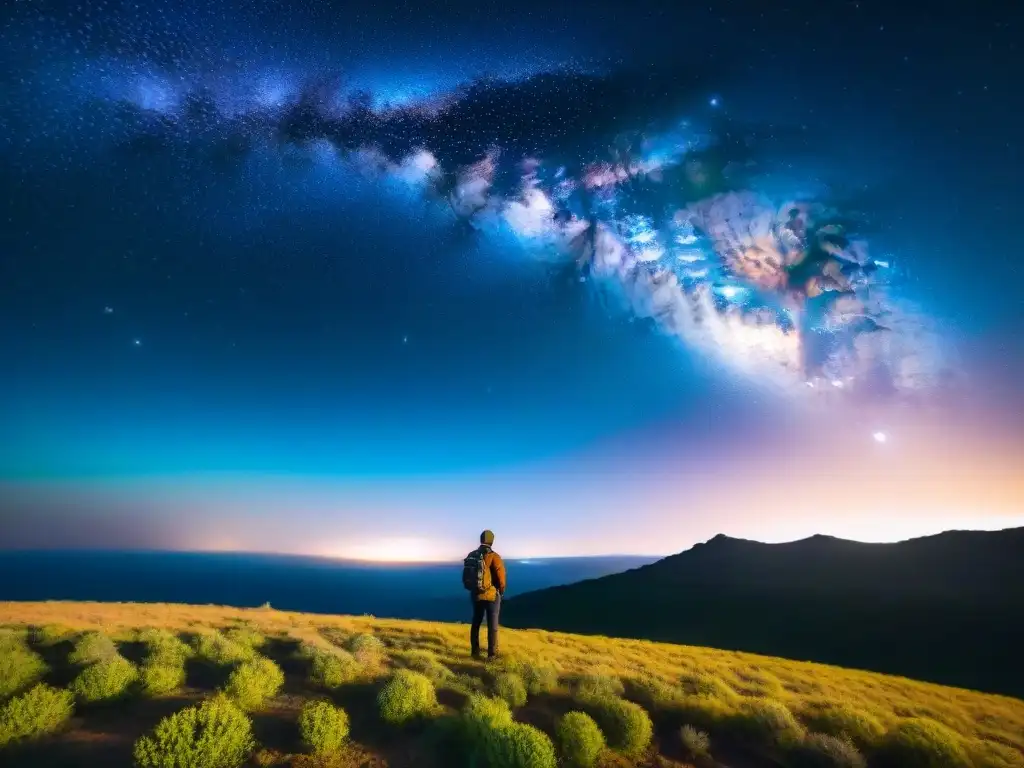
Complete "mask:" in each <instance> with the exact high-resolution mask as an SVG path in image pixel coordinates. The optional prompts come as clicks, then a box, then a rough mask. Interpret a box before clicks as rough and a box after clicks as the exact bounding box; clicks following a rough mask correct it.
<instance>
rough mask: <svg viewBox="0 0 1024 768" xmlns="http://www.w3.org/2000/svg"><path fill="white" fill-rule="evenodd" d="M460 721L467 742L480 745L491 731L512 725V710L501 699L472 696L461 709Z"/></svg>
mask: <svg viewBox="0 0 1024 768" xmlns="http://www.w3.org/2000/svg"><path fill="white" fill-rule="evenodd" d="M461 719H462V723H463V728H464V730H465V731H466V734H467V736H468V737H469V740H470V741H471V742H474V743H482V742H483V741H485V740H486V738H487V737H488V735H489V734H490V732H491V731H494V730H498V729H499V728H503V727H505V726H507V725H511V724H512V710H510V709H509V708H508V703H506V702H505V701H503V700H502V699H492V698H490V697H488V696H480V695H478V694H474V695H472V696H470V697H469V701H467V702H466V706H465V707H463V709H462V713H461Z"/></svg>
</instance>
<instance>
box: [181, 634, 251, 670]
mask: <svg viewBox="0 0 1024 768" xmlns="http://www.w3.org/2000/svg"><path fill="white" fill-rule="evenodd" d="M194 643H195V652H196V655H197V656H199V657H200V658H203V659H206V660H207V661H209V662H210V663H211V664H216V665H218V666H227V665H230V664H237V663H238V662H240V661H251V660H252V659H254V658H256V651H254V650H253V649H252V648H251V647H249V646H248V645H242V644H241V643H234V642H232V641H230V640H228V639H227V638H226V637H224V635H222V634H221V633H220V632H201V633H200V634H198V635H196V637H195V640H194Z"/></svg>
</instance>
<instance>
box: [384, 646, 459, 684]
mask: <svg viewBox="0 0 1024 768" xmlns="http://www.w3.org/2000/svg"><path fill="white" fill-rule="evenodd" d="M394 660H395V661H396V662H397V663H398V664H400V665H401V666H403V667H405V668H406V669H411V670H412V671H413V672H419V673H420V674H423V675H426V676H427V677H429V678H430V679H431V680H433V681H434V685H437V684H439V683H442V682H445V681H447V680H448V679H449V678H450V677H451V676H452V671H451V670H450V669H448V667H446V666H445V665H444V664H442V663H441V662H440V661H439V660H438V658H437V656H435V655H434V654H433V653H431V652H430V651H423V650H411V651H403V652H402V653H400V654H395V657H394Z"/></svg>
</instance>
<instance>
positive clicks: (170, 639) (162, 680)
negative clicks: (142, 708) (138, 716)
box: [139, 629, 192, 696]
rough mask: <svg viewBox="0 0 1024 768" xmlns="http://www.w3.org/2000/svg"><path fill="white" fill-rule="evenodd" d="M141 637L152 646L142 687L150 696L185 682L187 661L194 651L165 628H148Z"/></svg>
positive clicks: (148, 652) (175, 688) (142, 673)
mask: <svg viewBox="0 0 1024 768" xmlns="http://www.w3.org/2000/svg"><path fill="white" fill-rule="evenodd" d="M139 640H140V641H141V642H143V643H145V644H146V645H147V647H148V651H147V654H146V661H145V662H144V663H143V665H142V672H141V680H142V689H143V691H144V692H145V693H146V694H147V695H149V696H163V695H165V694H168V693H173V692H174V691H176V690H178V689H179V688H180V687H181V686H182V685H184V684H185V661H186V660H187V659H188V658H189V656H190V655H191V653H192V651H191V649H190V648H189V647H188V646H187V645H185V643H183V642H182V641H181V640H179V639H178V638H177V637H176V636H175V635H173V634H171V633H170V632H167V631H165V630H157V629H147V630H145V631H143V632H140V633H139Z"/></svg>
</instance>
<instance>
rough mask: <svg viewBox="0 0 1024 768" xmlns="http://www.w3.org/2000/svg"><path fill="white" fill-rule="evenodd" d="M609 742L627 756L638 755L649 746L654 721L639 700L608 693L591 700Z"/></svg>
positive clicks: (596, 716) (595, 715)
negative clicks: (620, 697) (621, 697)
mask: <svg viewBox="0 0 1024 768" xmlns="http://www.w3.org/2000/svg"><path fill="white" fill-rule="evenodd" d="M588 706H589V708H590V709H591V710H592V711H593V714H594V719H595V720H597V723H598V725H599V726H600V727H601V731H602V733H604V736H605V739H607V741H608V746H610V747H612V748H613V749H616V750H618V751H619V752H621V753H622V754H624V755H626V756H627V757H633V758H636V757H639V756H640V755H642V754H643V753H644V752H645V751H646V750H647V748H648V747H649V746H650V743H651V738H652V737H653V736H654V724H653V723H652V722H651V717H650V715H648V714H647V711H646V710H645V709H644V708H643V707H641V706H640V705H639V704H635V703H634V702H632V701H626V700H624V699H617V698H612V697H610V696H609V697H605V698H601V699H596V700H592V701H590V702H588Z"/></svg>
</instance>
